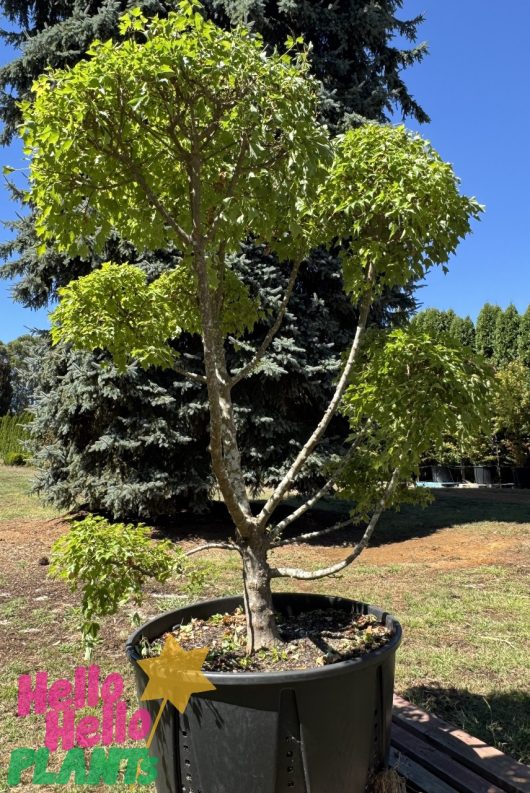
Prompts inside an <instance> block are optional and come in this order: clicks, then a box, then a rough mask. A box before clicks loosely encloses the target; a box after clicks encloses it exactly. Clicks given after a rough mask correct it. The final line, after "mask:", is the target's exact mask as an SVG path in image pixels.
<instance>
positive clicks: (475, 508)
mask: <svg viewBox="0 0 530 793" xmlns="http://www.w3.org/2000/svg"><path fill="white" fill-rule="evenodd" d="M30 477H31V472H30V471H29V470H25V469H14V468H6V467H4V466H0V653H1V654H2V669H3V675H2V677H1V680H0V719H1V721H0V723H1V727H0V736H1V738H2V740H1V742H0V746H1V748H0V791H6V790H8V789H9V788H8V787H7V784H6V770H7V765H8V762H9V755H10V752H11V750H12V749H13V748H15V747H25V746H27V747H31V748H37V747H39V746H42V745H43V737H44V721H43V717H38V716H37V717H34V716H30V717H26V718H23V719H22V718H17V716H16V692H17V679H18V675H20V674H22V673H24V672H26V673H28V672H29V673H31V674H35V672H37V671H39V670H44V669H45V670H46V671H47V672H48V675H49V678H50V681H53V680H55V679H57V678H59V677H66V678H68V679H72V678H73V671H74V668H75V667H76V666H78V665H84V661H83V656H82V652H81V649H80V646H79V639H78V632H77V621H78V608H77V605H78V600H77V598H76V596H75V595H73V594H71V593H70V592H68V591H67V590H66V588H65V587H64V586H63V585H62V584H60V583H57V582H53V581H50V580H49V579H48V578H47V567H46V566H45V565H41V564H39V561H40V560H42V559H43V557H45V556H46V555H47V554H48V553H49V547H50V545H51V543H52V542H53V540H54V539H55V538H56V537H57V536H59V534H60V533H61V532H63V531H65V529H66V526H65V524H64V523H62V522H61V521H60V520H58V519H54V513H53V511H51V510H49V509H46V508H43V507H42V506H41V505H40V504H39V502H38V501H37V500H36V499H35V498H34V497H33V496H31V495H30V494H29V479H30ZM325 506H326V511H322V512H319V513H314V514H313V515H311V516H310V517H309V518H308V519H307V520H305V521H304V523H303V525H301V526H300V528H301V529H303V530H307V529H313V528H314V527H315V525H319V522H321V521H323V520H325V519H326V512H327V511H328V512H329V511H330V510H331V509H332V508H333V509H336V505H331V504H329V503H328V504H326V505H325ZM332 517H333V516H332ZM214 523H215V521H214ZM301 523H302V521H301ZM198 525H199V524H197V522H191V523H190V522H189V521H188V522H187V523H182V525H179V526H178V527H177V529H178V536H181V537H184V540H183V541H184V542H185V543H186V544H191V543H193V542H196V541H197V534H198V528H197V526H198ZM202 526H203V529H204V527H205V526H206V524H205V523H204V521H203V524H202ZM210 528H212V527H211V526H210ZM529 530H530V491H526V492H525V491H505V492H498V491H478V490H459V491H438V492H437V493H436V502H435V503H434V504H433V505H431V506H430V507H429V508H427V510H425V511H422V510H419V509H417V508H412V507H410V508H404V509H403V510H402V511H401V512H400V513H397V514H396V513H392V514H388V515H387V516H385V518H384V520H383V522H382V524H381V527H380V530H379V532H378V535H377V538H376V541H375V543H374V545H373V546H372V547H371V548H369V549H368V550H367V551H365V552H364V554H363V555H362V556H361V558H360V560H359V561H358V562H357V563H356V564H354V565H352V566H351V567H350V568H348V569H346V570H345V571H343V572H342V573H341V574H340V575H337V576H335V577H333V578H331V579H329V578H328V579H325V580H321V581H315V582H287V581H285V582H281V584H280V585H279V586H278V583H277V582H275V585H276V587H277V588H279V589H280V588H281V589H283V590H286V589H293V590H294V589H298V590H306V591H309V590H312V591H318V592H327V593H330V594H339V595H345V596H348V597H354V598H357V599H360V600H366V601H369V602H372V603H375V604H377V605H378V606H381V607H383V608H385V609H387V610H388V611H391V612H392V613H394V614H395V615H396V616H397V617H398V618H399V619H400V621H401V623H402V625H403V629H404V640H403V644H402V647H401V649H400V651H399V653H398V662H397V670H396V690H397V692H399V693H400V694H402V695H403V696H405V697H406V698H407V699H410V700H412V701H413V702H415V703H416V704H418V705H421V706H423V707H424V708H426V709H428V710H432V711H433V712H434V713H436V714H437V715H439V716H441V717H442V718H445V719H447V720H448V721H450V722H452V723H454V724H455V725H457V726H459V727H463V728H464V729H465V730H467V731H468V732H470V733H472V734H473V735H476V736H478V737H480V738H482V739H484V740H485V741H487V742H488V743H490V744H493V745H495V746H497V747H499V748H500V749H502V750H503V751H505V752H507V753H508V754H511V755H512V756H513V757H515V758H516V759H518V760H522V761H523V762H527V763H529V762H530V669H529V664H528V658H529V657H530V597H529V592H528V571H529V567H530V550H529V537H530V531H529ZM353 537H355V535H353ZM351 541H352V536H351V535H349V534H348V533H347V532H342V533H341V534H339V535H336V536H335V535H331V536H330V537H327V538H325V542H322V541H321V542H320V543H319V544H316V543H314V544H305V545H302V546H287V547H286V548H283V549H280V550H277V551H276V552H275V557H274V558H275V559H276V560H277V561H280V560H281V562H282V563H283V564H288V563H289V562H293V561H295V560H296V562H297V564H298V565H301V566H308V567H311V566H313V567H315V566H317V565H318V566H320V565H321V563H329V562H331V561H334V560H338V559H339V558H341V555H342V554H343V553H344V549H343V547H342V546H343V545H345V544H347V543H348V542H351ZM195 558H198V557H195ZM198 564H199V565H200V567H201V569H202V572H203V575H202V576H199V577H198V579H197V581H196V582H195V584H194V589H193V590H192V591H189V590H188V591H185V590H184V589H183V584H182V582H179V581H176V582H173V583H172V584H168V585H164V586H159V585H155V586H153V587H151V588H150V591H149V593H148V595H147V598H146V601H145V603H144V606H143V607H142V615H143V616H144V617H148V616H151V615H154V614H156V613H157V612H160V611H165V610H167V609H169V608H172V607H176V606H177V605H180V604H182V603H183V602H186V601H189V600H193V599H197V598H199V597H209V596H213V595H216V594H231V593H237V592H238V591H239V589H240V584H239V577H238V565H237V559H236V558H235V557H234V555H233V554H226V553H223V552H215V553H212V554H211V555H210V556H209V557H208V558H207V559H206V558H204V557H203V559H202V560H201V561H200V562H198ZM129 632H130V619H129V613H127V612H126V611H124V612H123V613H122V614H120V615H118V616H117V617H115V618H112V619H109V620H108V621H107V623H106V625H105V628H104V631H103V642H102V645H101V647H100V648H99V649H98V651H97V653H96V657H95V659H94V662H96V663H98V664H99V665H100V666H101V668H102V670H103V672H107V671H117V672H120V673H121V674H123V676H124V678H125V679H126V680H127V681H128V691H127V695H128V698H129V701H130V703H131V704H130V709H131V711H132V710H134V709H135V708H136V704H135V698H134V694H133V690H132V675H131V673H130V671H129V669H128V665H127V662H126V661H125V659H124V655H123V643H124V639H125V637H126V636H127V634H128V633H129ZM56 759H58V758H56ZM29 780H30V778H29V777H27V778H26V782H29ZM135 788H136V786H130V785H125V784H121V785H120V784H118V785H115V786H114V790H115V791H116V792H117V793H125V791H126V790H127V791H133V790H134V789H135ZM40 789H41V790H42V791H48V790H49V791H52V790H53V789H54V788H52V787H51V786H46V785H43V786H40ZM62 789H63V790H66V791H74V790H76V791H77V790H79V791H81V790H84V791H91V790H96V789H101V788H95V787H91V786H82V787H81V786H79V787H76V786H75V785H70V786H63V787H62ZM137 789H138V790H151V788H150V787H145V786H138V787H137ZM153 789H154V787H153Z"/></svg>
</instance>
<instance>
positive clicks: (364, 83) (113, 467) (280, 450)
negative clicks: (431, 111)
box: [0, 0, 427, 520]
mask: <svg viewBox="0 0 530 793" xmlns="http://www.w3.org/2000/svg"><path fill="white" fill-rule="evenodd" d="M0 5H2V6H3V8H4V13H5V15H6V17H7V18H8V19H9V20H10V22H11V26H10V33H8V34H7V33H6V34H4V35H5V36H6V37H7V41H8V42H9V43H10V44H11V45H14V46H15V47H17V48H18V52H17V53H16V55H15V57H14V58H13V60H12V61H11V62H10V63H7V64H6V65H5V66H3V67H1V68H0V86H2V87H3V88H4V89H5V90H4V91H2V92H0V117H1V119H2V121H3V135H4V140H6V141H7V140H8V139H9V138H10V137H11V136H12V135H13V133H14V132H15V131H16V126H17V125H18V124H19V123H20V122H21V115H20V108H19V107H18V106H17V100H18V99H20V98H30V95H31V85H32V82H33V80H34V79H35V78H37V77H38V76H39V75H40V74H41V73H42V72H43V71H44V70H46V69H49V68H50V67H51V68H61V67H71V66H73V65H74V64H75V63H77V62H78V61H79V60H82V59H83V58H85V57H86V55H85V53H86V50H87V49H88V47H89V46H90V44H91V43H92V41H93V40H94V39H95V38H99V39H100V40H106V39H108V38H113V39H114V40H116V41H119V40H121V37H120V34H119V31H118V24H119V16H120V14H121V12H122V11H124V10H125V9H126V6H127V2H126V0H114V2H112V3H108V2H106V0H93V2H91V3H89V4H83V5H79V4H77V3H74V4H72V3H71V2H63V1H61V2H54V3H53V4H52V5H50V4H49V3H48V2H45V0H35V2H34V3H33V5H32V12H31V14H28V6H27V3H26V2H25V0H5V2H2V3H0ZM138 5H139V6H141V7H142V9H143V10H144V13H145V14H146V15H148V16H149V15H151V14H153V13H157V14H161V15H163V14H164V13H165V12H166V11H167V10H169V9H170V8H171V5H172V3H171V2H168V3H166V2H159V0H156V2H155V1H154V0H145V2H138ZM205 10H206V13H207V15H208V17H209V18H211V19H214V21H215V22H216V23H218V24H219V25H221V27H223V28H225V29H229V28H230V27H231V26H232V25H233V24H234V23H235V22H237V21H240V20H241V18H242V17H245V16H246V18H247V20H248V22H249V23H252V25H253V29H254V30H256V31H259V32H260V33H261V34H262V35H263V37H264V46H265V47H266V48H267V49H268V50H270V49H274V48H277V49H278V50H279V51H280V52H283V51H284V49H285V42H286V39H287V37H288V36H291V37H294V38H296V37H298V36H299V35H300V34H301V35H302V36H303V37H304V39H305V40H306V41H308V42H313V43H314V44H315V45H316V44H317V43H318V46H314V47H313V49H312V53H311V65H312V70H313V72H314V74H315V75H316V76H317V77H318V79H321V80H322V81H323V83H324V87H323V90H322V93H321V100H322V101H321V106H320V113H321V115H322V117H323V118H324V120H325V121H326V123H328V124H329V126H330V129H332V130H334V131H335V130H336V129H344V128H346V127H348V126H350V125H351V124H358V123H359V119H360V117H364V118H372V119H377V120H379V121H385V120H386V117H387V116H389V112H390V109H391V108H395V110H396V111H397V113H398V114H399V115H402V116H403V117H406V116H412V117H414V118H416V119H417V120H419V121H422V120H423V121H424V120H426V119H427V116H426V114H425V113H424V111H423V110H422V109H421V108H420V107H419V106H418V104H417V103H416V102H415V101H414V99H413V97H412V96H411V95H410V93H409V92H408V90H407V87H406V85H405V83H404V80H403V73H404V70H406V68H407V67H408V66H410V65H412V64H414V63H417V62H419V61H420V60H421V58H422V57H423V54H424V53H425V52H426V48H425V45H422V44H420V45H419V46H417V47H415V46H414V45H413V44H407V45H406V47H405V46H404V45H400V46H401V47H402V48H400V47H399V46H398V45H397V40H396V38H395V36H396V35H398V36H400V37H401V38H400V40H401V41H405V39H406V41H407V42H414V41H415V39H416V38H417V27H418V25H419V23H420V22H421V19H420V18H417V19H415V20H403V21H402V20H400V19H398V18H397V16H396V15H397V14H399V10H400V4H399V2H395V0H380V2H378V4H377V6H374V5H373V3H372V2H371V0H362V2H359V0H341V3H340V4H334V5H332V6H330V5H329V4H321V3H314V2H308V1H307V0H291V2H289V4H288V5H286V4H285V3H281V4H278V3H277V2H270V3H267V4H266V6H265V5H264V4H263V3H262V2H261V0H256V2H253V1H252V0H251V2H249V1H248V0H214V2H207V3H206V4H205ZM0 35H2V33H1V32H0ZM11 192H12V200H13V201H17V200H20V197H21V191H20V190H18V189H16V188H15V186H14V185H11ZM8 225H9V228H10V229H11V235H10V240H9V241H8V242H6V243H4V244H2V245H0V255H1V256H2V257H3V258H5V259H6V261H7V263H6V264H5V265H4V266H3V268H1V270H0V273H1V276H3V277H5V278H9V279H10V280H11V281H13V282H14V283H13V286H12V291H13V295H14V297H15V299H17V300H18V301H19V302H21V303H23V304H24V305H26V306H31V307H42V306H46V305H48V304H49V301H54V300H55V299H56V297H57V290H58V288H60V287H61V286H65V285H66V284H67V283H68V282H69V281H71V280H73V279H76V278H78V277H80V276H83V275H86V274H88V273H90V272H91V271H92V270H93V269H95V268H97V267H99V266H100V265H101V263H102V262H104V261H113V262H130V263H131V264H137V265H138V266H139V267H141V268H142V269H143V270H145V272H146V273H147V276H148V280H149V281H150V280H152V279H153V278H154V277H156V276H157V275H159V274H160V273H161V272H164V271H166V270H167V269H171V268H172V267H174V266H175V262H178V256H177V253H176V251H174V250H172V249H168V250H165V251H162V250H158V251H154V252H152V253H147V254H146V253H144V252H143V251H136V250H135V249H134V248H133V247H132V246H131V245H129V244H128V243H127V242H126V241H123V240H119V239H117V238H116V237H115V236H111V237H110V238H109V240H108V241H107V244H106V246H105V250H104V251H103V252H102V253H101V254H100V255H97V256H96V255H94V254H90V255H89V256H88V257H86V258H80V257H75V258H68V257H66V256H65V255H64V254H60V253H58V252H57V251H56V250H55V248H54V247H53V246H51V245H48V246H47V250H46V252H45V253H44V254H42V253H41V254H39V255H38V254H37V249H38V247H39V243H38V240H37V239H36V237H35V232H34V216H33V214H32V213H31V212H30V213H25V214H24V213H23V214H22V216H21V217H19V218H17V219H16V220H14V221H13V222H11V223H9V224H8ZM234 259H235V262H234V266H235V267H237V273H238V275H239V276H240V277H241V278H242V279H243V280H244V283H245V284H246V285H247V286H248V287H249V289H250V290H251V294H252V295H258V296H259V302H260V304H261V305H262V306H263V307H264V309H265V310H266V311H267V312H268V315H267V316H266V317H262V318H261V319H260V321H259V322H258V324H257V325H256V327H255V328H254V330H253V331H252V333H248V334H246V335H245V337H244V340H243V339H242V340H241V341H242V344H241V345H239V346H238V348H237V349H236V348H235V347H232V346H228V349H227V354H228V355H229V363H230V368H231V370H232V371H234V370H237V369H238V368H240V367H241V366H242V365H243V364H244V363H245V362H246V361H247V360H248V358H249V356H250V347H251V346H252V347H253V348H255V347H257V346H259V344H260V343H261V341H262V339H263V336H264V334H265V333H266V331H267V330H268V327H269V326H270V324H271V322H272V321H273V319H274V317H275V316H276V313H277V310H278V306H279V303H280V300H281V293H280V291H279V285H280V284H283V283H285V280H286V273H287V268H288V265H286V263H282V262H280V261H278V260H277V258H275V257H274V256H272V255H271V254H270V253H267V252H265V251H264V248H263V246H259V245H252V244H251V243H248V242H247V243H245V244H244V245H243V246H242V249H241V253H239V254H238V256H237V257H234ZM340 270H341V268H340V263H339V262H338V260H337V258H336V257H335V256H333V255H332V254H331V253H328V252H327V251H325V250H323V249H318V250H316V251H314V252H313V253H312V255H311V257H310V258H309V260H308V263H307V265H306V266H305V267H304V270H303V272H302V273H301V274H300V277H299V279H298V283H297V288H296V293H295V294H294V295H293V297H292V298H291V301H290V303H289V313H288V315H287V317H286V320H285V322H284V325H283V328H282V331H281V332H280V334H279V335H278V337H277V340H276V342H275V344H274V347H273V348H271V349H270V350H269V354H268V355H267V358H266V360H265V361H264V365H263V366H262V368H261V371H260V387H259V388H256V383H255V378H250V379H249V380H247V381H244V382H242V383H240V384H239V386H238V392H237V396H238V400H237V405H236V406H235V410H236V415H237V421H238V427H239V429H240V437H241V438H242V444H243V450H242V451H243V461H244V467H245V473H246V479H247V483H248V484H249V486H250V487H252V488H253V489H256V490H259V489H261V488H263V487H270V486H273V485H275V484H277V483H278V481H279V478H281V475H282V472H283V473H285V471H286V470H287V466H288V465H289V463H290V462H291V461H292V456H293V455H294V454H295V453H296V451H297V450H298V449H299V448H301V446H302V445H303V443H304V442H305V440H306V438H307V436H308V435H309V434H310V432H311V431H312V429H313V427H314V426H315V424H316V423H317V422H318V420H319V418H320V416H321V415H322V411H323V410H324V409H325V406H326V404H327V402H328V401H329V398H330V396H331V394H332V392H333V383H334V377H335V374H336V370H337V366H338V361H339V356H340V352H341V350H342V349H343V348H344V347H345V346H346V345H347V344H349V343H350V342H351V338H352V335H353V331H354V328H355V324H356V311H355V309H354V308H353V307H352V305H351V303H350V302H349V301H348V299H347V298H346V296H345V295H344V292H343V290H342V279H341V276H340ZM414 305H415V304H414V298H413V293H412V288H411V287H410V286H407V288H406V289H405V290H388V291H386V292H385V294H384V295H383V296H382V298H381V300H380V301H379V303H378V304H377V306H374V308H373V311H372V313H371V321H372V322H374V323H376V324H377V325H380V326H382V327H388V326H398V325H400V324H403V322H404V321H405V320H406V318H407V317H408V315H409V313H410V311H411V310H412V309H413V308H414ZM10 346H11V345H10ZM172 346H173V347H174V348H176V349H177V350H178V353H179V355H185V356H186V361H187V365H188V367H189V368H193V369H194V371H201V359H202V350H201V345H200V340H199V339H198V337H194V338H190V337H187V336H186V334H184V335H183V336H182V337H180V338H179V340H178V342H176V343H174V344H173V345H172ZM27 357H28V359H29V360H31V362H32V363H31V370H30V372H29V374H30V376H31V377H30V378H28V377H27V374H28V372H27V371H26V368H25V367H24V366H21V367H20V368H21V377H20V385H21V386H23V388H22V389H21V390H20V394H21V396H22V397H23V399H24V400H26V399H27V398H29V397H31V399H32V400H33V396H32V391H33V385H32V387H31V390H30V391H28V392H26V388H25V386H26V385H27V383H28V382H30V380H31V381H33V379H34V378H33V374H34V372H35V373H38V376H39V384H38V388H37V392H36V397H37V398H36V401H35V402H34V407H33V409H34V410H35V421H34V422H33V425H32V443H33V447H34V452H35V454H36V460H37V463H38V466H39V471H38V474H37V485H38V488H39V493H40V494H41V495H42V496H44V497H46V498H47V499H48V500H49V501H51V502H52V503H54V504H55V505H56V506H58V507H59V508H60V509H62V510H63V511H64V510H67V509H70V508H72V507H75V506H76V505H77V504H78V503H79V502H80V501H81V503H83V504H86V505H88V508H89V509H90V510H91V511H103V512H104V513H106V514H112V515H113V517H114V518H115V519H122V520H124V519H126V520H131V519H147V518H151V519H153V518H156V517H158V516H168V515H172V514H174V513H175V511H177V510H178V511H180V510H182V509H184V508H189V509H194V510H195V509H204V508H205V506H206V505H207V504H208V494H209V492H210V490H211V487H212V483H213V477H212V473H211V467H210V461H209V455H208V451H207V447H208V436H207V427H208V415H207V405H206V400H205V398H204V394H201V393H200V391H199V389H198V388H197V387H195V386H194V385H193V384H190V383H185V382H183V381H182V379H181V378H180V377H179V376H178V375H177V374H175V373H173V372H172V371H171V370H164V371H162V370H160V369H154V368H151V369H149V370H142V369H139V368H138V367H137V366H129V367H128V368H127V371H126V372H125V373H123V374H122V375H121V374H118V373H117V371H116V370H115V368H114V367H113V366H112V365H109V364H108V361H106V360H105V357H104V356H102V355H101V354H95V355H93V356H90V355H85V354H80V353H69V352H68V351H67V350H63V349H61V348H60V347H55V348H54V349H53V350H49V349H47V348H46V351H45V352H44V351H43V352H42V354H41V355H39V354H38V353H37V351H32V352H31V354H30V355H29V356H27ZM192 362H193V367H192V366H191V363H192ZM17 369H18V366H17ZM13 387H14V389H15V392H16V393H19V391H18V387H17V383H13ZM15 396H16V394H15ZM14 399H15V397H14ZM24 404H26V402H24ZM13 409H15V408H13ZM346 433H347V427H346V422H345V420H344V419H343V418H342V417H336V418H335V419H334V420H333V422H332V425H331V427H330V431H329V433H328V437H327V438H326V439H325V440H324V442H323V443H322V444H320V446H319V448H318V450H317V451H316V452H315V454H314V455H313V456H312V459H311V463H310V464H309V465H307V466H305V468H304V469H303V471H302V472H301V473H300V474H299V476H298V477H297V481H296V486H297V489H299V490H300V491H301V492H308V491H309V490H310V489H311V488H313V487H314V486H315V485H317V486H318V485H320V484H322V482H323V479H322V471H323V470H324V469H325V466H326V465H327V463H328V461H329V459H330V458H331V457H333V455H335V454H337V453H341V452H342V451H343V447H344V440H345V436H346ZM286 450H287V451H288V454H287V455H286V454H285V452H286Z"/></svg>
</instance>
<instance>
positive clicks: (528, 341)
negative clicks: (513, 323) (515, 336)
mask: <svg viewBox="0 0 530 793" xmlns="http://www.w3.org/2000/svg"><path fill="white" fill-rule="evenodd" d="M517 352H518V356H517V357H518V358H519V360H520V361H522V362H523V363H524V365H525V366H528V367H530V306H528V308H527V309H526V311H525V312H524V314H522V316H521V325H520V328H519V342H518V345H517Z"/></svg>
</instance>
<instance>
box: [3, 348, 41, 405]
mask: <svg viewBox="0 0 530 793" xmlns="http://www.w3.org/2000/svg"><path fill="white" fill-rule="evenodd" d="M6 349H7V354H8V357H9V363H10V366H11V387H12V390H13V394H12V398H11V410H12V412H13V413H23V412H24V411H25V410H27V409H28V408H29V407H30V406H31V405H32V403H33V394H34V391H35V388H36V387H37V382H38V377H39V371H40V368H41V364H42V359H43V356H44V355H46V352H47V343H46V334H35V335H32V334H29V333H26V334H24V335H23V336H19V337H18V338H17V339H13V341H10V342H9V343H8V344H7V345H6Z"/></svg>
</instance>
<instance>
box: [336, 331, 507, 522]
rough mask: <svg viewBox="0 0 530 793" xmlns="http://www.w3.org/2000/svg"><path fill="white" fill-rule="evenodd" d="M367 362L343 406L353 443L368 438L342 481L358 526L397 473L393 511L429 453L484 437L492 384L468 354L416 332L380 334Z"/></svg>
mask: <svg viewBox="0 0 530 793" xmlns="http://www.w3.org/2000/svg"><path fill="white" fill-rule="evenodd" d="M365 354H366V362H365V365H364V366H363V367H362V369H361V370H360V371H359V373H358V374H357V375H356V376H355V378H354V379H353V382H352V383H351V385H350V386H349V387H348V389H347V391H346V394H345V396H344V398H343V404H342V412H343V413H344V415H345V416H346V417H347V419H348V421H349V424H350V428H351V430H352V433H353V436H355V434H356V433H358V432H362V433H363V435H362V437H363V442H362V443H361V444H360V445H359V446H358V447H357V449H356V450H355V452H354V454H353V456H352V457H351V459H350V460H349V461H348V464H347V466H346V469H345V471H344V474H343V475H342V477H341V485H342V488H343V492H344V493H345V495H347V496H348V498H352V499H353V500H354V501H355V504H356V506H355V513H356V515H357V516H358V517H359V518H366V517H367V516H368V515H369V514H370V513H371V512H372V511H373V510H374V509H375V508H376V506H377V504H378V501H379V499H380V498H381V495H382V493H383V492H384V489H385V486H386V483H387V482H388V481H389V480H390V478H391V476H392V473H393V471H394V470H395V469H397V470H398V472H399V479H400V482H401V483H402V487H401V488H398V489H397V490H396V492H395V495H394V497H393V500H392V501H391V502H390V504H391V505H393V506H396V505H398V504H400V503H403V502H404V501H408V500H410V499H411V498H413V497H414V495H415V494H414V490H411V489H410V488H409V487H408V485H409V484H410V483H411V482H412V481H413V479H414V478H415V477H418V475H419V465H420V461H421V458H422V456H423V455H424V454H425V453H426V452H427V450H428V449H430V448H432V447H434V448H441V447H443V445H444V443H445V441H446V438H447V436H451V437H453V438H454V439H455V440H456V442H457V443H458V444H460V445H462V444H464V443H465V442H466V441H467V440H468V438H469V437H473V436H475V435H477V434H479V433H480V432H483V431H484V430H485V428H486V427H487V426H488V424H489V412H488V396H489V393H490V392H489V389H490V382H491V379H492V377H493V372H492V370H491V369H490V367H489V366H488V365H486V364H485V363H484V362H483V361H482V360H481V359H480V358H478V357H477V356H475V355H474V354H473V353H472V352H471V351H470V350H469V349H467V348H465V347H462V346H461V345H459V344H457V343H456V342H455V341H453V342H449V341H448V340H447V339H446V340H444V341H443V342H441V341H440V340H439V339H436V338H432V337H430V336H427V335H426V334H424V333H421V332H420V331H416V330H411V329H407V330H395V331H392V332H390V333H389V334H377V335H376V336H375V337H373V338H372V340H371V343H370V344H369V345H368V347H367V349H366V352H365ZM364 438H366V441H364Z"/></svg>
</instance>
